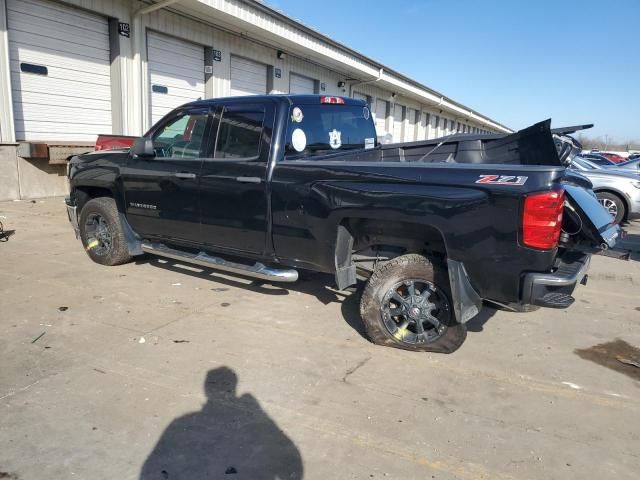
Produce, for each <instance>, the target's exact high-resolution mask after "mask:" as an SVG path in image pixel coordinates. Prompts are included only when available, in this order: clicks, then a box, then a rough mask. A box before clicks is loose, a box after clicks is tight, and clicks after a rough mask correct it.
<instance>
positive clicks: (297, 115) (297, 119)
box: [291, 107, 304, 123]
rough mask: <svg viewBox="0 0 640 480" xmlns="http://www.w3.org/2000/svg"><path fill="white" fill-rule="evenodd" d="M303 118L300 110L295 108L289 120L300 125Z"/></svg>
mask: <svg viewBox="0 0 640 480" xmlns="http://www.w3.org/2000/svg"><path fill="white" fill-rule="evenodd" d="M303 118H304V115H303V114H302V110H300V108H299V107H295V108H294V109H293V112H291V120H292V121H294V122H295V123H300V122H302V119H303Z"/></svg>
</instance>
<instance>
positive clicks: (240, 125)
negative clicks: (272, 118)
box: [214, 109, 265, 160]
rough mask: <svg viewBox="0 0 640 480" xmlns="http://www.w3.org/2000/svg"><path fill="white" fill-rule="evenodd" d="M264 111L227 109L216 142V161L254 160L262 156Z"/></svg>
mask: <svg viewBox="0 0 640 480" xmlns="http://www.w3.org/2000/svg"><path fill="white" fill-rule="evenodd" d="M264 116H265V114H264V112H262V111H248V110H242V111H234V110H229V109H225V110H224V112H223V113H222V118H221V119H220V127H219V129H218V139H217V141H216V151H215V154H214V158H215V159H216V160H223V159H227V160H253V159H256V158H258V157H259V155H260V143H261V139H262V130H263V124H264Z"/></svg>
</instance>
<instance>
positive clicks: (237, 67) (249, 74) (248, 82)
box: [231, 56, 267, 96]
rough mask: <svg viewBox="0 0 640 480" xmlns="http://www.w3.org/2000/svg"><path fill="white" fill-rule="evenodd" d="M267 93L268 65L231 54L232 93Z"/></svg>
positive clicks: (234, 94)
mask: <svg viewBox="0 0 640 480" xmlns="http://www.w3.org/2000/svg"><path fill="white" fill-rule="evenodd" d="M265 93H267V66H266V65H263V64H262V63H258V62H254V61H252V60H248V59H246V58H240V57H236V56H231V95H232V96H237V95H264V94H265Z"/></svg>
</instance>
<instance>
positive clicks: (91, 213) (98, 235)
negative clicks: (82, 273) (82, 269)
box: [78, 197, 132, 265]
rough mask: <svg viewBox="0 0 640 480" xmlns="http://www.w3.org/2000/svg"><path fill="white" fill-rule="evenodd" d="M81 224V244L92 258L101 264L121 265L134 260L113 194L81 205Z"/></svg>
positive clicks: (79, 221)
mask: <svg viewBox="0 0 640 480" xmlns="http://www.w3.org/2000/svg"><path fill="white" fill-rule="evenodd" d="M78 224H79V227H80V238H81V240H82V244H83V245H84V248H85V250H86V252H87V254H88V255H89V257H91V260H93V261H94V262H96V263H99V264H101V265H120V264H121V263H125V262H128V261H129V260H131V258H132V257H131V256H130V255H129V250H128V248H127V242H126V239H125V236H124V232H123V231H122V224H121V223H120V217H119V215H118V208H117V207H116V202H115V201H114V200H113V198H109V197H99V198H94V199H92V200H89V201H88V202H87V203H86V204H85V205H84V207H82V211H81V212H80V218H79V219H78Z"/></svg>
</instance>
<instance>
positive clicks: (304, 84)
mask: <svg viewBox="0 0 640 480" xmlns="http://www.w3.org/2000/svg"><path fill="white" fill-rule="evenodd" d="M314 87H315V81H314V80H312V79H310V78H307V77H303V76H302V75H298V74H295V73H291V74H289V93H300V94H314V93H315V88H314Z"/></svg>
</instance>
